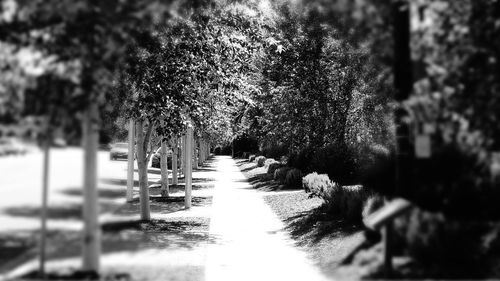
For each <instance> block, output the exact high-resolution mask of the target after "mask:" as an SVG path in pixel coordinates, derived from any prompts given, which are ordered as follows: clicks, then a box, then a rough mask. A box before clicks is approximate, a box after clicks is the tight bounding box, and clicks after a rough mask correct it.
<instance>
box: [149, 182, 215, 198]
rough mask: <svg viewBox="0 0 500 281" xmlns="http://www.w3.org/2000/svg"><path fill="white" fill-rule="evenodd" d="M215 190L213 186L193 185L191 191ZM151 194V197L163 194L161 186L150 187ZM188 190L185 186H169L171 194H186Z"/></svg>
mask: <svg viewBox="0 0 500 281" xmlns="http://www.w3.org/2000/svg"><path fill="white" fill-rule="evenodd" d="M212 188H214V185H213V184H203V185H201V184H193V185H191V190H204V189H212ZM149 190H150V194H151V195H158V194H161V186H154V187H150V188H149ZM185 190H186V186H185V185H184V184H177V185H170V186H169V191H170V193H178V192H184V191H185Z"/></svg>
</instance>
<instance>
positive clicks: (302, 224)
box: [285, 206, 363, 245]
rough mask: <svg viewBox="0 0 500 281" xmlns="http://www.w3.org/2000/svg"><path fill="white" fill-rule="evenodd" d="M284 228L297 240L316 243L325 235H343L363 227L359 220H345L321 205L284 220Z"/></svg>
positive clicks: (301, 242) (302, 242) (300, 242)
mask: <svg viewBox="0 0 500 281" xmlns="http://www.w3.org/2000/svg"><path fill="white" fill-rule="evenodd" d="M285 222H286V225H287V226H286V230H288V231H289V232H290V234H291V235H292V237H293V238H294V239H295V240H297V241H299V245H301V244H304V243H307V242H308V241H311V242H312V243H317V242H319V241H320V240H322V239H323V238H325V237H345V236H349V235H351V234H353V233H355V232H358V231H360V230H362V229H363V226H362V223H361V222H353V221H349V220H345V219H343V218H341V217H339V216H333V215H331V214H328V213H326V212H325V211H324V208H323V206H320V207H318V208H315V209H313V210H310V211H306V212H301V213H299V214H297V215H295V216H292V217H290V218H288V219H286V220H285Z"/></svg>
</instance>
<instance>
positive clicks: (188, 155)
mask: <svg viewBox="0 0 500 281" xmlns="http://www.w3.org/2000/svg"><path fill="white" fill-rule="evenodd" d="M192 145H193V127H192V126H191V124H190V123H189V124H188V126H187V130H186V137H185V141H184V146H185V147H184V148H185V149H184V150H185V155H184V156H185V159H184V169H185V170H184V180H185V182H186V195H185V197H184V205H185V207H186V209H188V208H191V189H192V163H191V161H192V159H193V154H192V153H193V147H192Z"/></svg>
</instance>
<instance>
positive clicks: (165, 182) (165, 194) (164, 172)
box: [160, 139, 169, 197]
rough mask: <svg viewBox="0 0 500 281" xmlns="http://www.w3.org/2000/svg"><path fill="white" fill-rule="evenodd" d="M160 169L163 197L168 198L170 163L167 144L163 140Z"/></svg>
mask: <svg viewBox="0 0 500 281" xmlns="http://www.w3.org/2000/svg"><path fill="white" fill-rule="evenodd" d="M160 168H161V196H162V197H168V195H169V190H168V162H167V142H166V141H165V140H163V139H162V140H161V152H160Z"/></svg>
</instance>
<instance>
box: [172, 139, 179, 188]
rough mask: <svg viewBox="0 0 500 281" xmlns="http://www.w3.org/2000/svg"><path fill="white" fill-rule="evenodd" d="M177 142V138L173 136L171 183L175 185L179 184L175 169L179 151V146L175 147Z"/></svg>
mask: <svg viewBox="0 0 500 281" xmlns="http://www.w3.org/2000/svg"><path fill="white" fill-rule="evenodd" d="M177 145H178V142H177V138H174V145H173V149H172V184H173V185H177V184H179V179H178V174H177V173H178V171H177V153H178V152H179V148H178V147H177Z"/></svg>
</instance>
